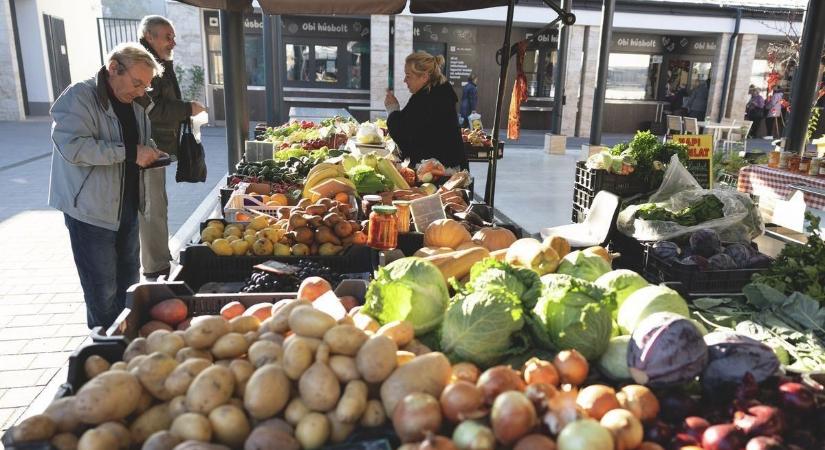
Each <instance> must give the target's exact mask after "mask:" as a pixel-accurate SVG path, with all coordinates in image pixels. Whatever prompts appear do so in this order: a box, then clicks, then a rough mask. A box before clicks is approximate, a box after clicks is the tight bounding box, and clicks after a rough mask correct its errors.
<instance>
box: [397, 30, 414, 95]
mask: <svg viewBox="0 0 825 450" xmlns="http://www.w3.org/2000/svg"><path fill="white" fill-rule="evenodd" d="M394 52H395V53H394V57H393V59H394V60H395V61H393V74H394V75H393V80H392V81H393V90H395V96H396V97H397V98H398V102H399V103H400V104H401V107H402V108H403V107H404V105H406V104H407V101H409V99H410V95H411V94H410V91H409V90H408V89H407V85H406V84H404V60H406V59H407V55H409V54H410V53H412V52H413V17H412V16H395V49H394Z"/></svg>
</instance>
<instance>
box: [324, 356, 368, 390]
mask: <svg viewBox="0 0 825 450" xmlns="http://www.w3.org/2000/svg"><path fill="white" fill-rule="evenodd" d="M329 368H330V369H332V373H334V374H335V376H336V377H338V381H340V382H341V383H349V382H350V381H352V380H357V379H359V378H361V374H360V373H359V372H358V367H357V366H356V365H355V358H352V357H350V356H341V355H332V356H331V357H330V358H329Z"/></svg>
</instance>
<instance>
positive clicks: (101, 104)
mask: <svg viewBox="0 0 825 450" xmlns="http://www.w3.org/2000/svg"><path fill="white" fill-rule="evenodd" d="M162 72H163V67H161V66H160V65H159V64H158V63H157V62H156V61H155V59H154V58H153V57H152V55H151V54H149V52H147V51H146V50H145V49H143V47H141V46H140V45H139V44H136V43H126V44H121V45H118V46H117V47H115V48H114V50H112V52H111V53H110V54H109V55H108V56H107V58H106V65H105V66H103V67H102V68H101V69H100V71H98V73H97V75H96V76H95V77H93V78H89V79H87V80H83V81H80V82H76V83H74V84H72V85H71V86H69V87H68V88H67V89H66V90H65V91H63V93H62V94H60V97H58V98H57V100H55V102H54V104H53V105H52V109H51V115H52V143H53V147H52V148H53V150H52V167H51V174H50V181H49V183H50V184H49V205H50V206H52V207H54V208H56V209H58V210H60V211H62V212H63V215H64V219H65V222H66V228H68V230H69V238H70V240H71V244H72V253H73V254H74V261H75V265H76V266H77V273H78V275H79V276H80V284H81V286H82V287H83V297H84V299H85V301H86V320H87V324H88V326H89V328H93V327H97V326H103V327H107V326H109V325H111V324H112V323H113V322H114V320H115V319H116V318H117V316H118V314H120V312H121V311H122V310H123V308H124V306H125V299H126V289H127V288H128V287H129V286H131V285H132V284H134V283H136V282H137V281H138V280H139V279H140V263H139V256H138V255H139V253H140V242H139V240H138V213H139V212H140V211H143V209H144V206H145V202H144V191H145V183H144V181H145V180H144V175H145V172H146V171H144V170H141V169H145V168H148V167H151V166H152V165H153V164H155V163H156V162H157V160H158V159H159V158H161V157H164V156H165V155H166V154H165V153H164V152H162V151H160V150H158V149H157V148H156V147H155V143H154V142H153V141H152V138H151V136H152V130H151V124H150V121H149V117H148V116H147V115H146V111H145V110H144V108H143V107H142V106H140V105H139V104H137V103H136V102H135V101H134V100H135V99H137V98H140V97H142V96H144V95H145V94H146V90H147V89H148V88H149V86H150V83H151V82H152V78H154V77H155V76H156V75H159V74H161V73H162Z"/></svg>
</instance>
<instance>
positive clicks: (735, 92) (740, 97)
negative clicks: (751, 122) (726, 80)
mask: <svg viewBox="0 0 825 450" xmlns="http://www.w3.org/2000/svg"><path fill="white" fill-rule="evenodd" d="M758 39H759V36H758V35H756V34H743V35H741V36H740V37H739V54H738V55H737V59H738V61H739V62H738V63H737V64H736V72H735V73H733V76H732V77H731V90H730V97H729V98H730V101H729V102H728V103H729V104H730V114H729V115H728V116H729V117H730V118H732V119H736V120H740V119H742V118H743V117H745V106H746V105H747V104H748V87H749V86H750V83H751V72H752V68H753V58H754V56H756V41H757V40H758Z"/></svg>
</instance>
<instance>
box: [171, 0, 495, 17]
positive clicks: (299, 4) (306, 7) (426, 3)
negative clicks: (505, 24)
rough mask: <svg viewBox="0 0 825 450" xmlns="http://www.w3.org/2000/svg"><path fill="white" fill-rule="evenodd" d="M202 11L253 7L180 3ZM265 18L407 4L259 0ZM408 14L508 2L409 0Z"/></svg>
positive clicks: (220, 0)
mask: <svg viewBox="0 0 825 450" xmlns="http://www.w3.org/2000/svg"><path fill="white" fill-rule="evenodd" d="M179 1H180V2H182V3H187V4H189V5H192V6H199V7H201V8H212V9H224V10H234V11H238V10H243V9H246V8H248V7H251V6H252V1H251V0H179ZM258 3H259V4H260V5H261V9H262V10H263V11H264V12H265V13H267V14H328V15H361V14H399V13H401V12H402V11H404V8H405V7H406V6H407V0H338V1H330V0H258ZM409 3H410V12H412V13H416V14H423V13H441V12H450V11H466V10H471V9H482V8H490V7H493V6H507V3H508V1H507V0H410V1H409Z"/></svg>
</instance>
